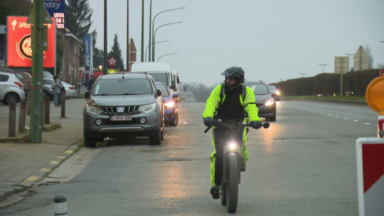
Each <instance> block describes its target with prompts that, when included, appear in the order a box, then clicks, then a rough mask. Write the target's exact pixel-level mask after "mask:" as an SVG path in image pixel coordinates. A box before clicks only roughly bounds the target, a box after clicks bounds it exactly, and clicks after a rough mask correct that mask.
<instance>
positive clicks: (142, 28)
mask: <svg viewBox="0 0 384 216" xmlns="http://www.w3.org/2000/svg"><path fill="white" fill-rule="evenodd" d="M143 60H144V0H142V3H141V62H143Z"/></svg>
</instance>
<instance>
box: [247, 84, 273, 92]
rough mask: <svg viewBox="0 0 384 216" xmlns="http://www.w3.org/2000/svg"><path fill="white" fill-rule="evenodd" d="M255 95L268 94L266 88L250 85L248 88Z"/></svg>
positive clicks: (261, 85)
mask: <svg viewBox="0 0 384 216" xmlns="http://www.w3.org/2000/svg"><path fill="white" fill-rule="evenodd" d="M249 87H250V88H251V89H252V90H253V93H255V95H265V94H269V91H268V88H267V86H265V85H263V84H260V85H250V86H249Z"/></svg>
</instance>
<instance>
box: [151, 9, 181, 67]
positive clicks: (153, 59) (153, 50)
mask: <svg viewBox="0 0 384 216" xmlns="http://www.w3.org/2000/svg"><path fill="white" fill-rule="evenodd" d="M184 8H185V7H181V8H174V9H169V10H163V11H160V12H159V13H157V14H156V15H155V17H153V21H152V45H153V47H152V61H155V56H154V53H155V45H154V43H155V38H154V29H155V19H156V17H157V16H158V15H159V14H162V13H165V12H169V11H174V10H181V9H184Z"/></svg>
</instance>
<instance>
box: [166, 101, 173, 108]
mask: <svg viewBox="0 0 384 216" xmlns="http://www.w3.org/2000/svg"><path fill="white" fill-rule="evenodd" d="M174 106H175V102H173V101H170V102H167V103H165V108H173V107H174Z"/></svg>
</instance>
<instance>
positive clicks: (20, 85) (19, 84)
mask: <svg viewBox="0 0 384 216" xmlns="http://www.w3.org/2000/svg"><path fill="white" fill-rule="evenodd" d="M14 83H15V84H16V85H18V86H19V87H20V88H21V89H23V85H22V84H21V83H19V82H14Z"/></svg>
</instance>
